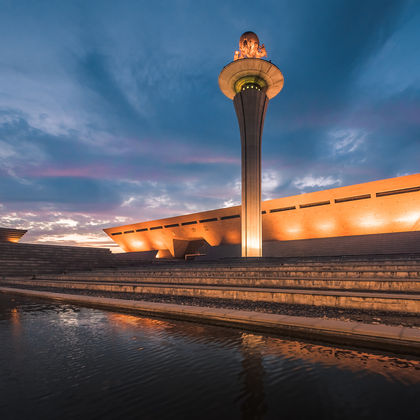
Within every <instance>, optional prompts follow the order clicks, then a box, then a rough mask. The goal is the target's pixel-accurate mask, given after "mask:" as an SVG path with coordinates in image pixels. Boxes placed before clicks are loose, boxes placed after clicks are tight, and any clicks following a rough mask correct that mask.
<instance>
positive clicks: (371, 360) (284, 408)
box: [0, 293, 420, 420]
mask: <svg viewBox="0 0 420 420" xmlns="http://www.w3.org/2000/svg"><path fill="white" fill-rule="evenodd" d="M0 346H1V347H0V348H1V353H0V418H1V419H2V420H9V419H85V418H86V419H214V418H216V419H218V420H222V419H305V420H306V419H315V418H319V419H381V420H384V419H416V420H418V419H419V418H420V410H419V407H420V405H419V400H420V363H419V361H418V360H416V359H414V358H410V357H398V356H394V355H392V354H385V353H383V354H381V353H373V352H370V351H363V350H357V351H356V350H352V349H348V348H340V347H334V346H328V345H321V344H316V343H309V342H304V341H297V340H293V339H285V338H279V337H274V336H270V335H264V334H253V333H250V332H245V331H243V330H239V329H233V328H225V327H216V326H209V325H204V324H196V323H189V322H181V321H172V320H163V319H154V318H149V317H144V316H133V315H127V314H122V313H117V312H111V311H104V310H98V309H93V308H84V307H78V306H74V305H69V304H62V303H57V302H52V301H47V300H41V299H34V298H26V297H20V296H17V295H7V294H2V293H0Z"/></svg>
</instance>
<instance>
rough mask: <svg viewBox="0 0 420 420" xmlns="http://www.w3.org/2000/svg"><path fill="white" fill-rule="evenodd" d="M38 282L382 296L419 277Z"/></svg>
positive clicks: (417, 287) (72, 278) (418, 288)
mask: <svg viewBox="0 0 420 420" xmlns="http://www.w3.org/2000/svg"><path fill="white" fill-rule="evenodd" d="M37 279H38V280H45V281H48V280H53V281H57V282H81V283H83V282H88V283H97V282H100V283H111V282H112V283H115V282H117V283H132V284H146V283H150V284H161V285H165V284H166V285H198V286H233V287H261V288H272V287H278V288H293V289H327V290H329V289H331V290H360V291H367V292H377V291H380V292H385V293H399V292H404V293H420V278H417V279H414V278H413V279H412V278H397V279H389V278H387V279H383V278H344V279H342V278H322V277H318V278H316V277H285V278H281V277H278V276H276V277H273V278H256V277H252V276H248V277H238V278H235V277H230V278H227V277H207V278H203V277H196V276H183V277H181V276H179V277H170V276H151V275H149V276H144V277H136V276H111V275H107V276H98V275H94V274H91V275H87V274H85V273H83V275H80V274H79V273H74V274H73V275H62V276H57V275H55V276H54V275H51V276H42V277H37Z"/></svg>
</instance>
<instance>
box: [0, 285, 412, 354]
mask: <svg viewBox="0 0 420 420" xmlns="http://www.w3.org/2000/svg"><path fill="white" fill-rule="evenodd" d="M0 292H1V293H11V294H20V295H28V296H34V297H40V298H48V299H54V300H58V301H64V302H69V303H76V304H79V305H84V306H94V307H100V308H107V309H113V310H116V309H117V310H124V311H129V312H137V313H140V314H145V315H152V316H162V317H166V318H173V319H181V320H190V321H199V322H203V323H208V324H215V325H223V326H230V327H239V328H245V329H248V330H252V331H258V332H266V333H274V334H281V335H288V336H291V337H298V338H306V339H315V340H321V341H325V342H328V343H336V344H344V345H354V346H363V347H368V348H373V349H380V350H386V351H392V352H396V353H399V354H401V353H403V354H411V355H416V356H420V329H416V328H407V327H391V326H387V325H376V324H364V323H360V322H345V321H340V320H331V319H322V318H306V317H296V316H288V315H276V314H268V313H260V312H253V311H241V310H233V309H226V308H208V307H197V306H187V305H176V304H168V303H156V302H147V301H132V300H124V299H114V298H102V297H93V296H83V295H72V294H67V293H53V292H43V291H36V290H27V289H16V288H9V287H0Z"/></svg>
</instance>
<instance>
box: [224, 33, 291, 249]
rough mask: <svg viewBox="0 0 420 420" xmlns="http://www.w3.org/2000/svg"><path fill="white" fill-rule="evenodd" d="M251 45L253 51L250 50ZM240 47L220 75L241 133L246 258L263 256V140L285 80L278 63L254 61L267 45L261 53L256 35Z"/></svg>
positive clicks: (248, 35) (249, 35) (243, 40)
mask: <svg viewBox="0 0 420 420" xmlns="http://www.w3.org/2000/svg"><path fill="white" fill-rule="evenodd" d="M244 43H245V48H244V47H243V44H244ZM251 44H252V48H248V49H246V46H247V45H248V46H249V45H251ZM240 48H241V54H238V52H237V54H235V61H233V62H231V63H229V64H228V65H227V66H226V67H224V69H223V70H222V72H221V73H220V76H219V86H220V89H221V91H222V92H223V93H224V94H225V95H226V96H227V97H228V98H229V99H233V103H234V106H235V111H236V115H237V117H238V122H239V129H240V133H241V146H242V147H241V150H242V210H241V213H242V215H241V221H242V224H241V242H242V256H243V257H261V256H262V220H261V137H262V132H263V127H264V119H265V113H266V111H267V106H268V102H269V100H270V99H271V98H273V97H274V96H275V95H277V94H278V93H279V92H280V90H281V89H282V87H283V83H284V79H283V75H282V73H281V72H280V70H279V69H278V68H277V67H276V66H275V65H274V64H272V63H270V62H268V61H265V60H262V59H260V58H252V57H255V56H261V55H263V54H264V55H266V53H265V49H264V46H262V49H263V50H264V52H263V53H261V52H260V53H258V50H261V47H260V46H259V40H258V37H257V36H256V35H255V34H254V33H252V32H246V33H245V34H243V35H242V37H241V40H240ZM250 50H251V51H250ZM239 55H240V57H239ZM236 57H239V58H236ZM246 57H251V58H246Z"/></svg>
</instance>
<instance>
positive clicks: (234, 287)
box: [1, 254, 420, 314]
mask: <svg viewBox="0 0 420 420" xmlns="http://www.w3.org/2000/svg"><path fill="white" fill-rule="evenodd" d="M1 284H2V285H3V286H14V287H22V286H23V287H34V288H42V287H48V288H58V289H66V290H67V291H68V292H70V293H71V290H73V291H78V292H79V291H80V290H82V291H84V292H89V291H95V292H114V293H115V292H116V293H132V294H133V293H134V294H137V295H138V298H139V299H142V297H141V296H142V295H166V296H184V297H185V296H187V297H195V298H205V299H229V300H241V301H253V302H270V303H273V302H275V303H286V304H297V305H312V306H313V305H315V306H327V307H336V308H352V309H359V310H378V311H387V312H405V313H411V314H418V313H420V255H418V254H417V255H392V256H384V255H382V256H381V255H379V256H372V255H370V256H349V257H312V258H310V257H308V258H261V259H258V260H255V259H254V260H253V259H250V260H243V259H229V260H219V261H213V262H210V261H209V262H204V261H201V262H196V261H190V262H170V261H166V262H159V263H157V262H156V263H144V264H143V265H142V266H138V267H130V268H119V269H116V268H114V269H96V270H93V271H86V272H74V273H67V274H48V273H45V274H43V275H37V276H36V278H27V277H15V278H13V277H6V278H5V279H4V280H3V281H2V283H1ZM146 298H147V296H146Z"/></svg>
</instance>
